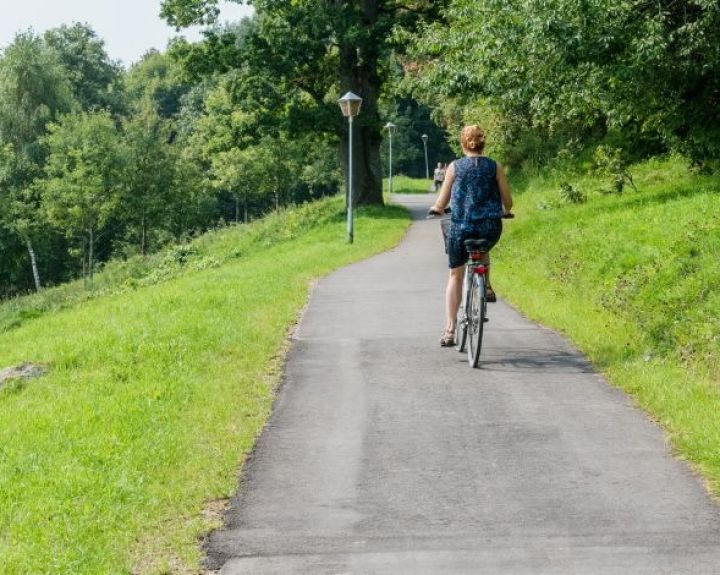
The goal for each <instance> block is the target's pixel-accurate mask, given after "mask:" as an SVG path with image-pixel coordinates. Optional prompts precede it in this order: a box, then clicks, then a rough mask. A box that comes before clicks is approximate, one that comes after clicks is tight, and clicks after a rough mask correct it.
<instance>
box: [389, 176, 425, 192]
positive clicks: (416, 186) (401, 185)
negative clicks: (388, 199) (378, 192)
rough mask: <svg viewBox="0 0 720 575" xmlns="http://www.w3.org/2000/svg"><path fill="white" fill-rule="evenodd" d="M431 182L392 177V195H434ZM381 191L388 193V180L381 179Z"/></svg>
mask: <svg viewBox="0 0 720 575" xmlns="http://www.w3.org/2000/svg"><path fill="white" fill-rule="evenodd" d="M432 185H433V182H432V180H423V179H419V178H409V177H407V176H402V175H398V176H393V193H394V194H427V193H435V192H434V191H433V187H432ZM383 190H384V191H385V192H387V191H388V179H387V177H385V178H384V179H383Z"/></svg>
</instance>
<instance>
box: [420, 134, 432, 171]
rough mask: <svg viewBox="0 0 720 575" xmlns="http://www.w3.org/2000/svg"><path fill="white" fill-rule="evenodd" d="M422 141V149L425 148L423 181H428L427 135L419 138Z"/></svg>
mask: <svg viewBox="0 0 720 575" xmlns="http://www.w3.org/2000/svg"><path fill="white" fill-rule="evenodd" d="M420 137H421V138H422V141H423V148H425V179H426V180H429V179H430V166H429V165H428V158H427V141H428V135H427V134H423V135H422V136H420Z"/></svg>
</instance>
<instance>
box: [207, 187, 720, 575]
mask: <svg viewBox="0 0 720 575" xmlns="http://www.w3.org/2000/svg"><path fill="white" fill-rule="evenodd" d="M400 201H401V202H403V203H405V204H407V205H409V206H410V207H411V209H412V210H413V213H414V215H415V216H416V219H417V221H416V222H415V223H414V224H413V226H412V227H411V229H410V231H409V233H408V235H407V237H406V238H405V240H404V241H403V242H402V243H401V244H400V245H399V246H398V247H397V248H395V249H394V250H392V251H390V252H387V253H385V254H382V255H380V256H377V257H374V258H372V259H370V260H367V261H364V262H361V263H358V264H355V265H352V266H350V267H347V268H345V269H342V270H340V271H338V272H337V273H335V274H333V275H331V276H329V277H327V278H325V279H323V280H322V281H320V282H319V283H318V285H317V286H316V289H315V290H314V293H313V295H312V298H311V301H310V303H309V305H308V308H307V310H306V313H305V315H304V317H303V320H302V322H301V325H300V327H299V329H298V330H297V332H296V334H295V336H294V340H293V342H292V349H291V351H290V354H289V357H288V361H287V366H286V374H285V382H284V385H283V387H282V389H281V391H280V393H279V396H278V398H277V402H276V405H275V410H274V414H273V416H272V418H271V420H270V422H269V424H268V426H267V428H266V429H265V431H264V433H263V435H262V437H261V438H260V440H259V443H258V445H257V448H256V450H255V452H254V454H253V456H252V457H251V459H250V460H249V462H248V464H247V466H246V469H245V471H244V475H243V477H242V478H241V483H240V489H239V492H238V495H237V497H236V498H235V499H234V501H233V503H232V506H231V509H230V511H229V514H228V517H227V526H226V528H225V529H224V530H221V531H217V532H215V533H214V534H213V535H212V536H211V538H210V539H209V542H208V548H207V549H208V552H209V555H208V557H209V563H208V566H209V567H210V568H211V569H219V570H220V573H221V574H222V575H240V574H250V573H251V574H254V575H269V574H278V575H279V574H283V575H284V574H308V575H311V574H312V575H324V574H332V575H340V574H349V573H352V574H383V575H384V574H393V575H397V574H412V575H424V574H451V575H455V574H476V573H488V574H508V575H524V574H538V573H552V574H568V575H570V574H572V575H582V574H598V575H600V574H602V575H613V574H623V575H625V574H631V575H641V574H653V575H657V574H673V575H677V574H685V573H688V574H690V573H692V574H706V573H707V574H716V573H720V506H718V505H717V504H716V503H714V502H713V501H712V500H711V499H710V497H709V496H708V494H707V493H706V491H705V488H704V486H703V484H702V481H701V480H700V479H699V478H698V477H696V476H695V475H694V474H693V473H692V472H691V471H690V469H689V467H688V466H687V465H686V464H685V463H683V462H681V461H679V460H677V459H674V458H673V457H672V455H671V453H670V450H669V449H668V446H667V445H666V442H665V439H664V436H663V433H662V432H661V431H660V430H659V429H658V428H657V427H656V426H655V425H654V424H653V423H652V422H651V421H650V420H649V419H648V418H647V417H646V416H645V415H644V414H643V413H642V412H640V411H639V410H637V409H636V408H635V407H634V406H633V404H632V402H631V401H630V400H629V399H628V398H627V397H625V396H624V395H623V394H622V393H621V392H620V391H618V390H617V389H615V388H613V387H611V386H609V385H608V384H607V383H606V382H605V381H604V380H603V378H602V377H600V376H599V375H598V374H597V373H595V372H594V370H593V368H592V367H591V365H589V363H588V362H587V360H586V359H585V358H584V357H583V356H582V355H581V354H579V353H578V352H577V351H575V350H574V349H573V348H572V347H571V346H570V345H569V344H568V343H567V342H566V341H565V340H564V339H562V338H561V337H560V336H558V335H557V334H556V333H554V332H553V331H551V330H548V329H545V328H543V327H540V326H538V325H536V324H534V323H532V322H530V321H528V320H526V319H524V318H523V317H522V316H521V315H520V314H518V313H517V312H516V311H514V310H513V309H512V308H510V307H509V306H507V305H505V304H504V303H503V302H502V301H499V302H498V303H497V304H494V305H491V306H490V308H489V313H490V323H488V324H487V331H486V336H485V337H486V339H485V346H484V349H483V355H482V357H481V367H480V369H476V370H473V369H471V368H470V367H469V366H468V364H467V362H466V360H465V356H464V355H461V354H459V353H458V352H457V351H455V350H453V349H443V348H440V346H439V344H438V339H439V337H440V335H441V333H442V327H443V316H444V313H443V305H444V304H443V293H444V286H445V280H446V273H447V272H446V262H445V256H444V254H443V249H442V240H441V236H440V230H439V225H438V223H437V222H436V221H427V220H424V219H423V216H424V213H425V210H426V209H427V207H428V206H429V205H430V203H431V199H430V197H429V196H409V197H405V198H401V199H400ZM508 225H512V223H510V224H508ZM355 233H356V236H359V235H360V234H362V233H363V232H362V229H361V228H360V229H357V230H356V231H355ZM499 295H500V296H502V294H499Z"/></svg>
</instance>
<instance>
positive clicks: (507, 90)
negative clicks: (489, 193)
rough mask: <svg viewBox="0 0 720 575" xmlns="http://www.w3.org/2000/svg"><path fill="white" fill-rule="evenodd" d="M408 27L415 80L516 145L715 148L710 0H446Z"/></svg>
mask: <svg viewBox="0 0 720 575" xmlns="http://www.w3.org/2000/svg"><path fill="white" fill-rule="evenodd" d="M406 39H407V38H406ZM409 39H410V40H411V41H412V43H413V49H412V50H411V53H412V57H411V58H410V59H409V60H408V62H407V66H406V68H407V70H408V71H409V72H410V73H411V76H412V81H411V84H412V87H413V89H414V90H415V92H416V93H417V94H419V95H422V97H423V99H424V100H425V101H427V102H428V103H431V104H432V105H433V106H434V107H436V108H437V109H438V110H444V111H445V112H446V115H447V117H448V119H454V120H455V121H458V116H459V117H460V120H461V119H462V115H463V114H462V112H465V113H467V111H468V109H469V110H470V112H471V114H475V115H477V114H478V112H479V113H480V114H481V115H482V116H483V117H484V118H485V119H486V120H487V121H488V122H490V123H493V124H494V125H496V126H497V127H499V128H501V129H500V130H499V132H500V133H501V134H502V139H503V140H504V142H503V143H505V144H506V145H507V144H511V146H510V147H513V146H514V147H515V150H516V152H519V155H520V156H528V155H532V153H533V152H535V151H537V150H538V149H542V148H544V147H546V146H547V145H548V142H549V143H550V147H553V146H555V149H557V148H559V147H566V146H567V144H568V142H571V141H574V142H575V143H580V144H582V143H584V142H587V141H590V140H592V139H593V138H595V139H597V138H598V137H600V138H602V137H605V136H606V135H607V134H609V133H610V134H612V133H616V134H617V133H620V134H622V136H621V139H622V140H623V142H621V143H623V144H626V147H628V148H630V147H632V148H633V149H634V151H637V148H638V147H640V148H641V151H643V152H645V153H647V154H652V153H655V152H657V151H660V150H667V149H670V148H672V149H678V150H681V151H683V152H684V153H687V154H689V155H690V156H691V157H692V158H693V159H695V160H696V161H704V160H707V159H709V158H717V157H718V155H719V154H720V138H719V137H718V136H720V120H719V119H718V115H717V113H716V112H715V110H716V109H717V106H718V104H719V103H720V4H719V3H718V2H717V1H716V0H687V1H685V2H676V1H675V0H660V1H653V2H649V1H647V0H550V1H548V0H482V1H477V0H452V1H451V2H450V3H449V5H448V7H447V9H446V10H445V11H444V12H443V19H442V21H436V22H434V23H432V24H430V25H428V26H426V27H424V28H423V29H422V30H421V31H419V32H418V33H417V34H415V35H411V36H410V38H409ZM458 110H460V112H461V113H460V114H458ZM453 113H455V115H453ZM466 115H467V114H466ZM518 146H520V147H522V146H524V147H525V149H524V150H523V149H521V150H518Z"/></svg>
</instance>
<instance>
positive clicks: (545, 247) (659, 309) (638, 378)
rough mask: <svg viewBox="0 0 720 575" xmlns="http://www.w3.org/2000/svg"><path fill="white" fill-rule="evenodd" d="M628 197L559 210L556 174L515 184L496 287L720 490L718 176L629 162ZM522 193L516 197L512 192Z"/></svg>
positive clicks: (593, 187)
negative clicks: (568, 346)
mask: <svg viewBox="0 0 720 575" xmlns="http://www.w3.org/2000/svg"><path fill="white" fill-rule="evenodd" d="M633 175H634V178H635V181H636V183H637V185H638V191H637V192H633V191H627V192H626V193H624V194H623V195H619V196H618V195H602V194H600V193H598V190H599V189H600V188H601V187H602V185H601V182H600V181H599V180H597V179H594V178H592V177H590V176H585V177H575V178H572V177H571V178H567V177H565V178H562V179H565V180H567V179H570V181H571V183H573V184H574V185H575V186H576V187H579V188H580V189H582V190H584V191H586V192H588V193H589V199H588V201H587V203H584V204H579V205H570V204H563V203H562V202H561V201H560V200H559V196H558V190H559V182H560V179H559V178H549V177H546V178H540V177H538V178H535V179H531V180H529V181H525V182H523V184H522V185H521V186H519V187H518V189H516V190H515V191H516V205H517V207H516V210H515V211H516V212H517V215H518V217H517V219H516V220H514V221H513V222H511V223H510V224H508V225H507V226H506V230H507V233H506V235H505V236H504V237H503V240H502V242H501V244H500V246H499V247H498V249H497V254H496V256H497V257H496V259H495V263H496V270H497V272H496V274H495V283H496V285H497V286H498V288H499V290H500V291H501V293H502V294H503V295H504V296H505V297H507V298H508V299H509V300H510V301H511V302H512V303H513V304H515V305H516V306H517V307H518V308H519V309H521V310H522V311H523V312H524V313H526V314H527V315H528V316H530V317H532V318H534V319H537V320H539V321H541V322H542V323H544V324H546V325H549V326H552V327H555V328H557V329H560V330H561V331H563V332H565V333H566V334H567V335H568V336H569V337H570V338H571V339H572V340H573V341H574V342H575V343H576V344H577V345H578V347H579V348H580V349H582V350H583V351H584V352H586V353H587V354H588V355H589V356H590V358H591V359H592V361H593V362H594V363H595V365H596V366H598V367H599V368H600V369H601V370H602V371H603V372H605V373H606V374H607V375H608V377H609V378H610V379H611V381H613V382H614V383H615V384H616V385H618V386H620V387H621V388H623V389H624V390H626V391H627V392H629V393H630V394H631V395H632V396H633V397H634V398H635V399H636V401H637V402H638V404H639V405H640V406H642V407H643V408H644V409H645V410H647V411H648V412H649V413H650V414H651V415H652V416H653V417H654V418H656V419H657V420H658V421H659V422H660V423H661V424H662V425H663V426H664V428H665V429H666V430H667V431H668V432H669V434H670V437H671V440H672V443H673V445H674V447H675V448H676V449H677V451H678V452H679V454H681V456H683V457H686V458H687V459H688V460H690V461H692V462H693V463H694V464H695V465H696V466H697V468H699V469H700V470H701V471H702V472H703V474H704V475H705V476H706V477H707V478H708V479H709V483H710V485H711V488H712V489H714V491H715V493H720V415H718V414H720V386H719V385H718V384H719V383H720V266H718V261H719V256H720V193H719V192H720V178H718V177H717V176H716V177H709V176H704V177H703V176H697V175H692V174H690V173H689V172H688V171H687V169H686V168H685V166H684V164H683V163H682V162H681V161H680V160H678V159H671V160H664V161H651V162H648V163H646V164H643V165H639V166H635V168H634V169H633ZM517 192H521V193H517Z"/></svg>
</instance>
